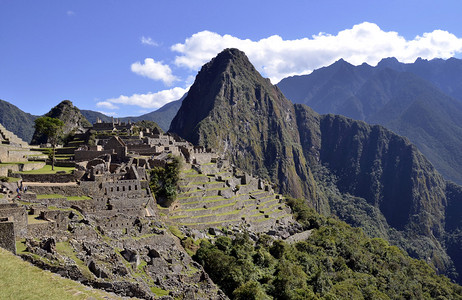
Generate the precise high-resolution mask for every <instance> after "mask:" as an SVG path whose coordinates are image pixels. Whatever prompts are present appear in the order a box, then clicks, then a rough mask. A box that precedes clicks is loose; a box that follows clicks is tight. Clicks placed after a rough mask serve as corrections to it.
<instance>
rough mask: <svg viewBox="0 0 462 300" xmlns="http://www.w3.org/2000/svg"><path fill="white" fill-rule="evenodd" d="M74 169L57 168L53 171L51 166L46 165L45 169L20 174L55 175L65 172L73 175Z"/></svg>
mask: <svg viewBox="0 0 462 300" xmlns="http://www.w3.org/2000/svg"><path fill="white" fill-rule="evenodd" d="M74 169H75V168H74V167H57V166H55V169H54V171H53V170H51V165H45V166H44V167H43V168H41V169H38V170H32V171H24V172H19V173H20V174H55V173H56V172H58V171H65V172H66V173H67V174H71V173H72V171H73V170H74Z"/></svg>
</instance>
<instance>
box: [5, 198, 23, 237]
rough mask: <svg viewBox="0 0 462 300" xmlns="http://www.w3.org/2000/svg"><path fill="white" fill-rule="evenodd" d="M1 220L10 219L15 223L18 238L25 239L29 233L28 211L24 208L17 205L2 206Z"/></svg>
mask: <svg viewBox="0 0 462 300" xmlns="http://www.w3.org/2000/svg"><path fill="white" fill-rule="evenodd" d="M0 218H3V219H4V218H9V220H10V221H11V222H14V223H15V226H14V230H15V234H16V236H18V237H23V236H24V235H25V234H26V232H27V211H26V208H25V207H24V206H18V205H17V204H15V203H7V204H0Z"/></svg>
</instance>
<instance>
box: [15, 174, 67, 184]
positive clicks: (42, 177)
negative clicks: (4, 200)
mask: <svg viewBox="0 0 462 300" xmlns="http://www.w3.org/2000/svg"><path fill="white" fill-rule="evenodd" d="M21 177H22V180H23V181H25V182H52V183H66V182H74V181H75V175H74V174H21Z"/></svg>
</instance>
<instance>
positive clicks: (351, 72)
mask: <svg viewBox="0 0 462 300" xmlns="http://www.w3.org/2000/svg"><path fill="white" fill-rule="evenodd" d="M278 87H279V88H280V89H281V91H282V92H283V93H284V95H285V96H286V97H287V98H289V99H290V100H291V101H293V102H294V103H303V104H306V105H308V106H310V107H311V108H313V109H314V110H315V111H316V112H318V113H321V114H327V113H333V114H339V115H344V116H347V117H351V118H354V119H358V120H363V121H366V122H367V123H369V124H380V125H383V126H385V127H387V128H389V129H391V130H393V131H394V132H396V133H398V134H400V135H403V136H405V137H407V138H409V139H410V140H411V142H413V143H414V144H416V145H417V147H418V148H419V149H420V150H421V151H422V152H423V153H424V154H425V156H426V157H428V159H429V160H430V161H431V162H432V163H433V164H434V166H435V167H436V168H437V169H438V170H439V171H440V172H441V173H442V174H443V175H444V176H445V177H446V178H447V179H450V180H453V181H455V182H457V183H459V184H461V183H462V152H461V151H460V149H462V61H461V60H459V59H455V58H452V59H448V60H442V59H435V60H431V61H427V60H422V59H418V60H417V61H416V62H415V63H412V64H404V63H400V62H398V61H397V60H396V59H395V58H388V59H384V60H382V61H381V62H380V63H379V64H378V65H377V66H376V67H372V66H369V65H367V64H362V65H360V66H353V65H351V64H349V63H347V62H346V61H344V60H339V61H337V62H336V63H334V64H332V65H330V66H328V67H325V68H321V69H318V70H315V71H313V72H312V73H311V74H309V75H302V76H293V77H289V78H285V79H283V80H282V81H281V82H280V83H278Z"/></svg>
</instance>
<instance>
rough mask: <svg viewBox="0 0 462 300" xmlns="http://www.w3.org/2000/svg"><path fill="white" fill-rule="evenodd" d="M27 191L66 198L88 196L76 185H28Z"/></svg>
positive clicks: (25, 195)
mask: <svg viewBox="0 0 462 300" xmlns="http://www.w3.org/2000/svg"><path fill="white" fill-rule="evenodd" d="M27 190H28V191H29V192H32V193H35V194H37V195H49V194H59V195H63V196H66V197H68V196H87V195H88V194H87V193H86V192H85V191H84V190H82V189H81V188H80V187H79V186H78V185H64V186H59V185H55V186H48V185H30V186H27ZM23 197H27V194H24V195H23ZM26 199H27V198H26Z"/></svg>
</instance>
